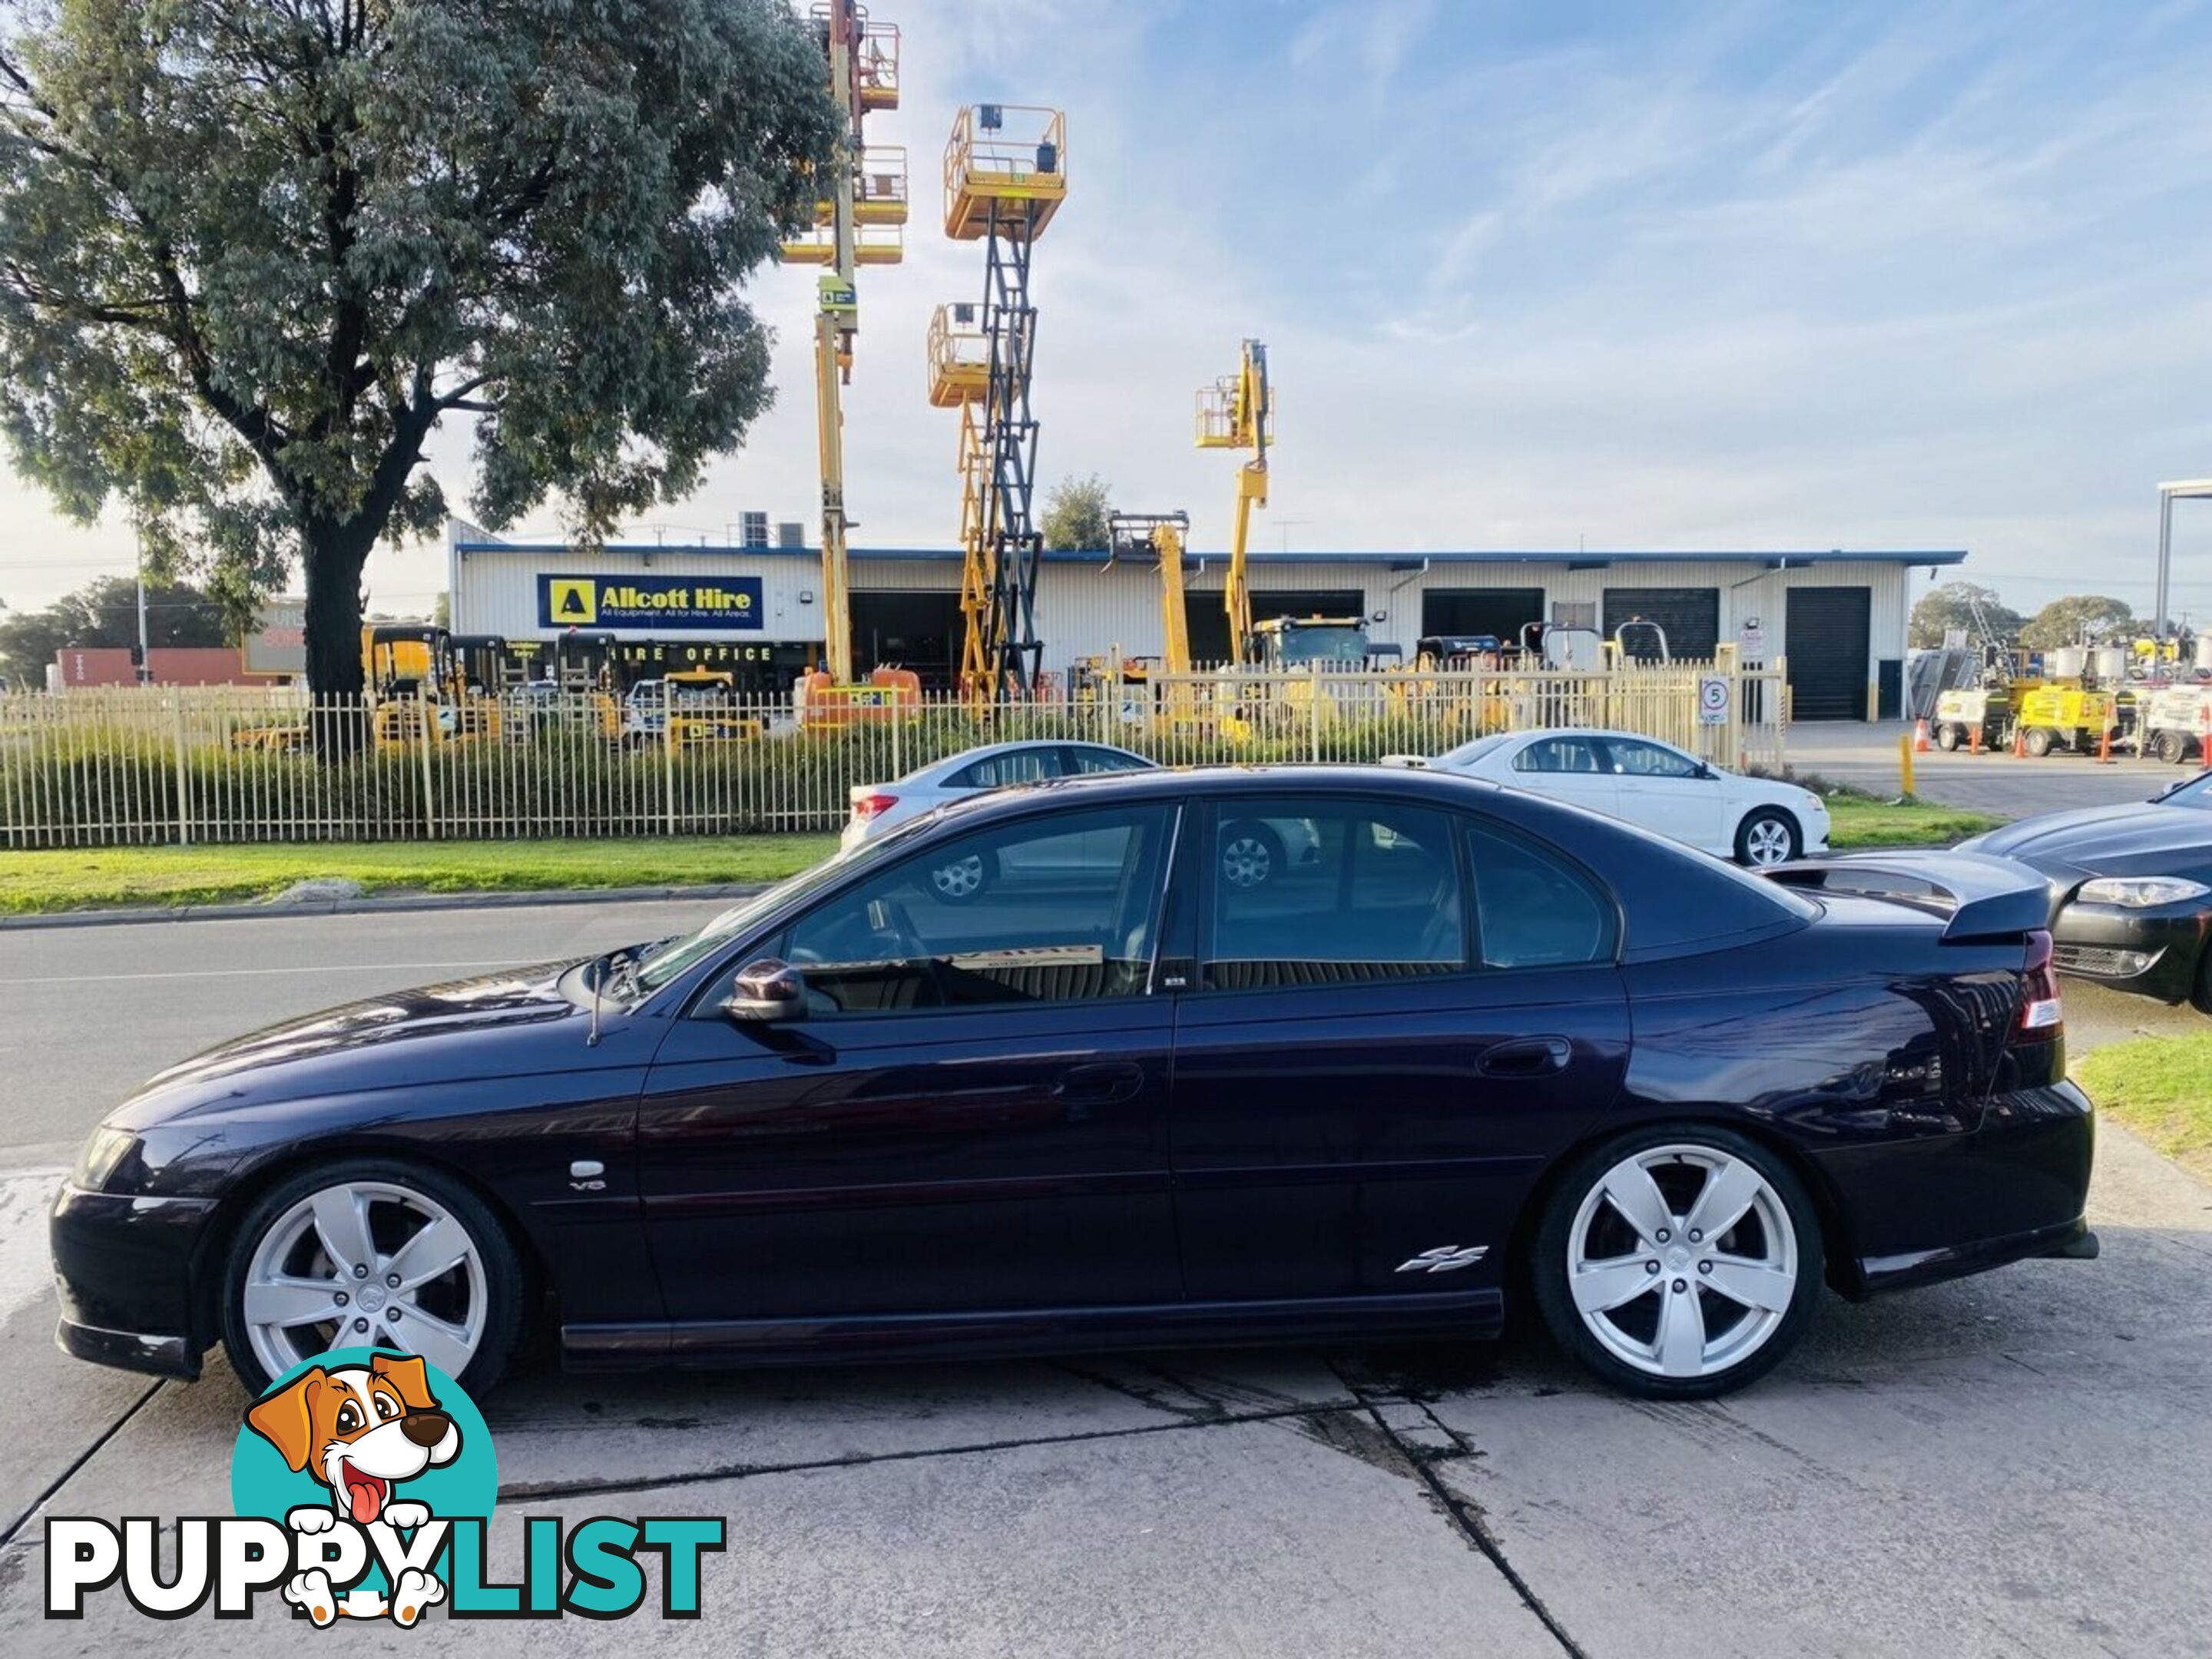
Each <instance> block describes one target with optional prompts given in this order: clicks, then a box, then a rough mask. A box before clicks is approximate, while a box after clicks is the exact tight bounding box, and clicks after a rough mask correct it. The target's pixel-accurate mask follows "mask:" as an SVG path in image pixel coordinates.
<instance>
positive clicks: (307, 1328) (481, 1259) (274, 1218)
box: [221, 1158, 532, 1396]
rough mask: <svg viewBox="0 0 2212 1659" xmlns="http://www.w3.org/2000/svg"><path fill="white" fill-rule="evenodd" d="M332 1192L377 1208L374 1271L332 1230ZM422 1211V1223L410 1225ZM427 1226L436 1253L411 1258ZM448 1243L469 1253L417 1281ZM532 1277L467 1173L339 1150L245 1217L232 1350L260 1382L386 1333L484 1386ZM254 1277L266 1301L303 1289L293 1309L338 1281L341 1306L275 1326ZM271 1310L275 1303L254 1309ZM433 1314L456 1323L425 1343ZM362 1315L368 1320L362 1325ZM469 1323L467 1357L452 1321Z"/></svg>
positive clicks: (229, 1283) (509, 1352) (497, 1372)
mask: <svg viewBox="0 0 2212 1659" xmlns="http://www.w3.org/2000/svg"><path fill="white" fill-rule="evenodd" d="M332 1194H343V1200H342V1202H343V1205H344V1206H346V1207H345V1208H341V1207H339V1206H337V1205H333V1206H331V1207H332V1209H333V1211H335V1212H337V1213H338V1214H339V1215H341V1216H343V1214H345V1213H347V1212H348V1211H350V1212H351V1213H352V1214H355V1215H363V1214H365V1215H366V1217H367V1220H366V1222H365V1224H364V1225H365V1231H364V1235H363V1236H364V1237H366V1238H367V1240H368V1247H369V1249H371V1250H372V1251H374V1252H376V1253H377V1254H378V1255H379V1257H380V1259H379V1260H378V1261H374V1262H370V1261H361V1262H356V1263H354V1264H352V1265H353V1266H355V1267H362V1268H366V1269H367V1271H366V1272H364V1273H354V1272H350V1271H349V1269H348V1266H347V1265H346V1264H343V1263H341V1262H339V1261H337V1260H336V1258H335V1255H334V1254H333V1252H332V1251H331V1248H330V1245H329V1243H328V1241H327V1240H326V1239H325V1237H324V1235H323V1232H322V1228H321V1220H320V1217H321V1214H322V1211H321V1209H320V1207H319V1206H321V1205H322V1204H324V1203H325V1202H327V1201H328V1200H330V1199H331V1195H332ZM303 1210H305V1211H307V1212H308V1213H307V1216H306V1218H305V1220H306V1226H305V1229H304V1231H302V1230H301V1220H302V1212H303ZM409 1212H413V1219H414V1220H415V1221H416V1222H417V1223H419V1224H420V1225H419V1228H418V1229H417V1230H416V1231H414V1232H411V1233H404V1232H403V1231H401V1230H402V1229H403V1228H404V1227H405V1226H406V1225H407V1224H408V1222H409V1219H410V1217H409ZM433 1229H437V1230H438V1231H435V1232H434V1231H433ZM456 1230H458V1231H456ZM418 1237H428V1239H429V1240H430V1242H431V1243H432V1244H433V1246H434V1249H433V1251H432V1253H431V1254H430V1255H428V1256H426V1257H423V1258H422V1259H421V1260H419V1261H416V1262H414V1263H412V1264H411V1265H410V1262H409V1261H408V1260H407V1254H408V1250H409V1249H410V1246H413V1245H414V1244H415V1241H416V1238H418ZM340 1249H341V1251H343V1250H344V1242H343V1240H342V1241H341V1242H340ZM447 1251H453V1252H455V1253H456V1254H457V1259H456V1261H455V1262H454V1264H453V1267H451V1268H449V1269H447V1271H445V1272H442V1273H438V1274H436V1275H435V1276H433V1277H431V1278H429V1279H427V1280H422V1281H416V1282H409V1281H410V1279H412V1275H413V1274H414V1273H416V1272H417V1271H419V1270H422V1269H424V1268H427V1267H438V1266H440V1265H441V1262H442V1261H443V1260H444V1257H445V1255H446V1253H447ZM347 1253H349V1254H351V1253H354V1252H347ZM395 1268H396V1269H397V1270H398V1273H399V1274H400V1276H401V1278H402V1281H403V1285H404V1289H403V1290H401V1291H398V1292H397V1293H394V1292H393V1291H392V1287H391V1285H390V1279H391V1277H392V1270H393V1269H395ZM380 1280H381V1281H382V1282H381V1283H380V1282H379V1281H380ZM249 1285H260V1286H261V1287H262V1289H261V1290H260V1291H258V1292H257V1293H256V1297H255V1300H256V1302H257V1304H260V1301H261V1297H264V1296H267V1297H296V1298H299V1300H298V1301H296V1302H295V1304H293V1307H292V1308H291V1311H312V1310H309V1309H307V1308H306V1307H305V1306H304V1305H302V1304H304V1303H305V1302H306V1301H307V1300H309V1299H311V1298H312V1297H313V1295H314V1294H316V1293H318V1291H319V1287H321V1286H325V1285H326V1286H327V1287H328V1288H327V1292H326V1294H327V1296H328V1297H329V1300H330V1303H331V1304H332V1305H331V1313H332V1317H331V1318H330V1319H329V1320H328V1321H322V1320H316V1321H313V1322H301V1323H298V1324H295V1325H291V1326H289V1327H288V1328H283V1329H282V1330H279V1331H275V1332H273V1333H272V1331H271V1328H270V1322H268V1321H267V1320H256V1319H255V1318H253V1317H251V1316H249V1311H248V1307H247V1303H248V1291H249ZM531 1291H532V1274H531V1273H530V1270H529V1267H528V1265H527V1264H526V1261H524V1259H523V1256H522V1254H521V1252H520V1249H517V1248H516V1245H515V1243H514V1241H513V1237H512V1236H511V1235H510V1234H509V1232H508V1231H507V1227H506V1226H505V1225H503V1224H502V1223H501V1220H500V1218H499V1217H498V1216H496V1215H495V1214H494V1213H493V1212H492V1211H491V1209H490V1207H489V1206H487V1205H486V1204H485V1203H484V1202H483V1200H482V1199H480V1198H478V1197H477V1195H476V1194H475V1193H474V1192H473V1191H472V1190H471V1189H470V1188H468V1187H467V1186H466V1185H465V1183H463V1182H460V1181H458V1180H456V1179H455V1178H453V1176H448V1175H446V1174H443V1173H442V1172H441V1171H439V1170H434V1169H431V1168H429V1167H428V1166H426V1165H422V1164H416V1163H412V1162H410V1161H408V1160H404V1159H399V1158H339V1159H336V1160H333V1161H331V1162H330V1163H325V1164H316V1165H315V1166H313V1168H310V1169H306V1170H301V1171H299V1172H298V1173H296V1174H295V1175H292V1176H288V1177H286V1178H285V1179H283V1180H282V1181H280V1182H277V1183H276V1185H275V1186H273V1187H271V1188H269V1190H268V1191H267V1192H265V1193H264V1194H262V1195H261V1197H260V1198H259V1199H258V1200H256V1201H255V1202H254V1204H253V1205H252V1207H251V1208H250V1209H248V1210H247V1211H246V1214H245V1215H244V1216H243V1217H242V1218H240V1222H239V1225H238V1228H237V1231H235V1232H234V1234H233V1235H232V1237H231V1242H230V1247H229V1249H228V1252H227V1255H226V1258H225V1263H224V1269H223V1278H222V1321H221V1322H222V1344H223V1349H224V1351H225V1352H227V1353H228V1355H229V1356H230V1365H231V1369H232V1370H234V1371H235V1372H236V1373H237V1374H238V1379H239V1381H240V1383H243V1384H245V1386H246V1390H247V1391H248V1392H249V1393H252V1394H256V1395H258V1394H259V1393H261V1392H262V1391H263V1390H264V1389H266V1388H267V1387H268V1386H269V1384H270V1383H271V1382H273V1381H274V1380H275V1379H276V1376H278V1375H279V1374H281V1373H282V1372H283V1371H285V1370H289V1369H290V1368H291V1366H292V1365H293V1364H296V1363H298V1361H299V1360H300V1359H303V1358H308V1357H310V1356H312V1355H313V1354H315V1353H318V1352H323V1351H325V1350H327V1349H330V1348H347V1347H368V1346H374V1347H380V1348H400V1349H405V1350H407V1351H408V1352H419V1353H421V1354H422V1356H423V1357H424V1358H427V1359H428V1360H429V1361H430V1362H431V1363H432V1364H435V1365H437V1366H439V1367H440V1368H441V1370H444V1371H445V1372H446V1373H447V1375H448V1376H452V1377H453V1380H454V1381H455V1382H457V1383H459V1384H460V1385H461V1386H462V1388H464V1389H466V1390H467V1391H468V1392H469V1393H470V1394H471V1395H479V1396H480V1395H483V1393H484V1392H486V1391H487V1390H488V1389H490V1388H491V1387H492V1386H493V1384H495V1383H497V1382H498V1381H499V1379H500V1376H501V1374H502V1373H503V1372H504V1371H505V1370H506V1369H507V1362H508V1361H509V1360H510V1359H512V1358H513V1355H514V1351H515V1349H516V1347H517V1346H518V1345H519V1344H520V1341H521V1340H522V1333H523V1325H524V1316H525V1310H526V1309H527V1308H528V1307H529V1306H530V1305H531ZM371 1297H374V1298H375V1302H376V1305H375V1307H374V1308H371V1307H370V1306H369V1301H370V1298H371ZM276 1305H278V1306H281V1305H283V1304H281V1303H279V1304H276ZM264 1310H266V1306H265V1304H264V1305H258V1306H257V1308H256V1310H255V1311H256V1312H260V1311H264ZM395 1310H396V1311H395ZM410 1314H411V1316H413V1318H414V1319H415V1321H416V1322H415V1323H414V1324H413V1325H412V1326H410V1323H409V1316H410ZM426 1316H427V1317H428V1318H432V1319H435V1320H436V1321H437V1322H438V1324H439V1325H440V1326H441V1327H443V1331H442V1332H441V1342H439V1343H437V1344H433V1343H430V1342H428V1341H424V1342H422V1343H420V1345H419V1346H418V1344H417V1343H416V1342H412V1341H410V1340H409V1336H410V1331H412V1332H422V1331H426V1330H428V1329H429V1328H430V1327H428V1326H427V1325H425V1324H423V1323H422V1320H423V1319H424V1318H425V1317H426ZM364 1322H365V1323H366V1324H367V1325H368V1329H366V1330H362V1329H360V1328H359V1326H360V1325H362V1323H364ZM457 1330H458V1331H460V1332H463V1333H464V1334H465V1335H466V1336H467V1338H468V1339H469V1340H468V1342H467V1345H466V1357H465V1358H463V1353H462V1350H461V1349H459V1348H457V1347H456V1346H453V1338H452V1336H451V1335H450V1333H452V1332H453V1331H457ZM457 1362H458V1367H459V1368H458V1369H456V1364H457Z"/></svg>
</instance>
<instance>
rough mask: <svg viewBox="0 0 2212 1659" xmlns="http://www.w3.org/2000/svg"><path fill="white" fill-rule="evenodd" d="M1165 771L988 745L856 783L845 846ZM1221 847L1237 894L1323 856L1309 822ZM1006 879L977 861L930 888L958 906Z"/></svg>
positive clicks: (1075, 751) (1079, 750) (1135, 758)
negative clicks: (1098, 775)
mask: <svg viewBox="0 0 2212 1659" xmlns="http://www.w3.org/2000/svg"><path fill="white" fill-rule="evenodd" d="M1158 764H1159V763H1158V761H1155V760H1149V759H1147V758H1146V757H1144V756H1142V755H1138V754H1132V753H1131V752H1130V751H1129V750H1127V749H1116V748H1115V747H1114V745H1113V744H1109V743H1082V742H1067V741H1060V740H1048V739H1030V740H1027V741H1023V742H1015V743H993V744H985V745H984V746H983V747H981V748H980V749H967V750H962V751H961V752H960V753H959V754H957V755H953V756H951V757H948V758H946V759H945V760H941V761H933V762H931V763H930V764H928V765H927V766H924V767H920V768H917V769H915V770H914V771H912V772H909V773H908V774H907V775H906V776H904V777H902V778H901V779H900V780H899V781H897V782H896V783H858V784H854V786H853V790H852V797H851V799H852V810H853V815H852V817H850V818H848V820H847V821H846V823H845V830H844V834H843V836H842V837H841V840H840V845H841V846H842V847H843V848H844V849H845V850H846V851H848V852H849V851H851V850H852V849H853V848H855V847H858V846H860V844H861V842H867V841H872V840H874V839H875V838H876V837H877V836H880V835H883V834H884V833H885V832H886V831H887V830H890V829H894V828H896V826H897V825H899V824H902V823H906V822H908V820H909V819H912V818H917V817H921V815H922V814H923V813H925V812H927V811H933V810H934V809H936V808H937V807H939V806H942V805H945V803H946V802H948V801H956V800H962V799H966V798H967V797H968V796H969V795H975V794H980V793H982V792H983V791H985V790H987V789H1005V788H1008V787H1012V786H1013V785H1015V784H1024V783H1045V782H1048V781H1051V780H1052V779H1054V778H1075V777H1083V776H1086V775H1090V774H1091V773H1095V772H1137V771H1146V770H1150V769H1152V768H1154V767H1157V766H1158ZM1220 842H1221V844H1220V848H1219V855H1220V859H1221V865H1220V870H1221V878H1222V879H1223V880H1225V881H1226V882H1228V883H1229V884H1231V885H1232V886H1237V887H1262V886H1265V885H1266V884H1267V883H1268V882H1270V881H1272V880H1273V879H1274V878H1276V877H1278V876H1279V875H1281V874H1282V873H1283V872H1285V871H1286V870H1289V869H1292V868H1295V867H1297V866H1304V865H1311V864H1313V863H1314V862H1315V861H1316V859H1317V858H1318V857H1319V856H1320V844H1319V842H1318V841H1317V840H1316V833H1315V829H1314V826H1313V824H1312V823H1310V822H1309V821H1308V820H1306V819H1304V818H1250V819H1243V820H1239V821H1236V822H1231V823H1225V824H1223V825H1222V826H1221V829H1220ZM1041 845H1042V849H1043V850H1042V852H1040V851H1039V850H1038V848H1037V847H1036V846H1032V847H1031V848H1030V854H1029V855H1030V857H1031V858H1033V859H1034V858H1039V857H1048V856H1051V855H1052V854H1053V850H1054V843H1052V842H1046V843H1042V844H1041ZM1070 850H1071V852H1072V851H1074V850H1079V849H1070ZM998 873H999V872H997V871H996V870H994V869H992V868H989V867H987V866H985V865H984V864H983V862H982V861H981V860H977V859H969V860H963V862H961V863H959V864H953V865H947V866H945V868H943V869H941V870H933V871H932V872H930V881H931V884H932V885H933V887H934V888H935V890H936V891H937V894H938V896H939V897H940V898H943V899H945V900H948V901H950V902H955V903H958V902H964V901H966V900H968V899H971V898H973V897H975V896H976V895H977V894H978V893H980V892H981V891H982V890H983V889H984V888H985V887H987V886H988V885H989V884H990V883H991V882H992V880H993V879H994V878H995V877H996V876H997V874H998Z"/></svg>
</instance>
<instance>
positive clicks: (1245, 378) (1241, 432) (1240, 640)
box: [1198, 340, 1364, 663]
mask: <svg viewBox="0 0 2212 1659" xmlns="http://www.w3.org/2000/svg"><path fill="white" fill-rule="evenodd" d="M1274 435H1275V392H1274V388H1273V386H1272V385H1270V384H1269V382H1268V380H1267V347H1266V346H1265V345H1264V344H1262V343H1261V342H1260V341H1258V340H1247V341H1245V342H1244V350H1243V361H1242V362H1241V363H1240V365H1239V366H1238V368H1237V373H1236V374H1231V375H1225V376H1224V377H1223V378H1222V379H1220V380H1216V381H1215V382H1214V383H1213V384H1212V386H1201V387H1200V388H1199V392H1198V447H1200V449H1241V450H1249V451H1250V452H1251V459H1249V460H1247V461H1246V462H1245V463H1244V465H1243V466H1242V467H1240V468H1239V469H1238V470H1237V524H1236V529H1235V531H1234V532H1233V533H1232V534H1231V538H1230V544H1229V573H1228V575H1227V576H1226V578H1225V580H1223V583H1222V588H1221V603H1222V607H1223V608H1224V609H1225V611H1228V613H1229V648H1230V650H1231V651H1232V652H1234V653H1236V658H1237V661H1238V662H1239V663H1250V662H1252V661H1253V660H1254V653H1255V645H1256V644H1257V641H1255V637H1254V635H1253V629H1252V592H1251V588H1250V587H1249V585H1248V584H1249V576H1248V573H1247V569H1246V564H1245V556H1246V552H1247V550H1248V547H1249V543H1250V540H1251V533H1252V509H1253V508H1254V507H1265V506H1267V446H1268V445H1269V444H1270V443H1272V442H1273V441H1274ZM1362 632H1363V635H1364V628H1363V629H1362Z"/></svg>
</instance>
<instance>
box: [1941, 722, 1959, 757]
mask: <svg viewBox="0 0 2212 1659" xmlns="http://www.w3.org/2000/svg"><path fill="white" fill-rule="evenodd" d="M1964 742H1966V727H1965V726H1954V725H1952V724H1950V723H1949V722H1948V721H1946V722H1945V723H1944V724H1942V726H1937V727H1936V747H1937V748H1938V749H1941V750H1944V751H1945V752H1946V753H1948V752H1949V751H1951V750H1954V749H1956V748H1958V746H1959V745H1960V744H1962V743H1964Z"/></svg>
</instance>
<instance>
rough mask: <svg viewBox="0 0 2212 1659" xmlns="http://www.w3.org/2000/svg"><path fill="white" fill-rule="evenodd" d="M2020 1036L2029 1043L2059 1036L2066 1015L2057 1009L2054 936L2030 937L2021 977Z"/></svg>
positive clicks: (2038, 935) (2033, 935)
mask: <svg viewBox="0 0 2212 1659" xmlns="http://www.w3.org/2000/svg"><path fill="white" fill-rule="evenodd" d="M2064 1019H2065V1015H2064V1012H2063V1010H2062V1009H2061V1008H2060V1007H2059V1006H2058V969H2057V967H2056V966H2055V965H2054V964H2053V963H2052V961H2051V935H2050V934H2048V933H2040V932H2038V933H2030V934H2029V935H2028V936H2027V962H2026V963H2024V964H2022V969H2021V1003H2020V1035H2021V1038H2022V1039H2023V1040H2024V1041H2027V1042H2041V1041H2043V1040H2044V1039H2045V1038H2048V1037H2055V1036H2057V1035H2058V1034H2059V1032H2060V1030H2062V1029H2063V1023H2064Z"/></svg>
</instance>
